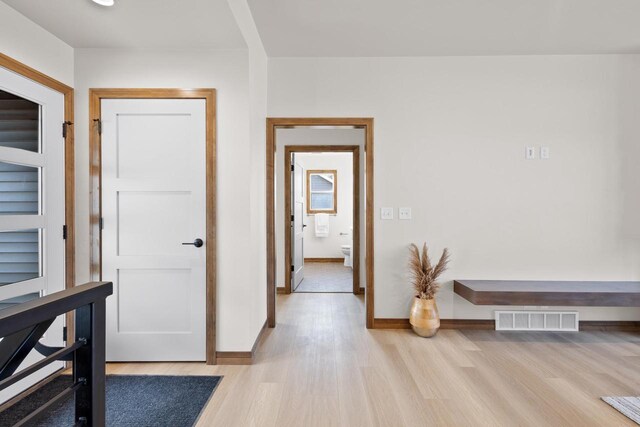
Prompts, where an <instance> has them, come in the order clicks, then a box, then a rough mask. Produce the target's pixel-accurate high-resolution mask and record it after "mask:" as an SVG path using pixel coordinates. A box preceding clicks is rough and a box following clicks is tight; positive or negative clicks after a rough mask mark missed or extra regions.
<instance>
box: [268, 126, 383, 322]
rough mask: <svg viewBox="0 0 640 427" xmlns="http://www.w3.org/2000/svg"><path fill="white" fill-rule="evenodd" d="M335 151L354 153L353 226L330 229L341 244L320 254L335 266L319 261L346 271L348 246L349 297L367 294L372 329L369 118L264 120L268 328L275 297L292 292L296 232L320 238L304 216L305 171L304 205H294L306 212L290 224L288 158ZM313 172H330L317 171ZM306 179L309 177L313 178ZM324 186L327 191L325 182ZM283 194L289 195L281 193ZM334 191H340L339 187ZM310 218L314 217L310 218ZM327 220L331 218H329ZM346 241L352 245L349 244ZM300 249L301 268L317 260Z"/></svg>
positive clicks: (273, 318)
mask: <svg viewBox="0 0 640 427" xmlns="http://www.w3.org/2000/svg"><path fill="white" fill-rule="evenodd" d="M334 148H335V150H336V151H342V152H343V153H344V152H346V153H351V154H352V162H353V164H354V165H356V166H355V167H354V168H353V171H352V173H353V176H354V180H356V181H357V183H356V184H354V185H353V188H354V190H353V194H352V196H353V198H354V199H355V200H357V202H355V203H353V210H354V212H353V218H354V219H353V220H352V226H349V227H348V230H346V231H345V230H341V229H340V228H342V227H341V226H338V228H337V229H335V228H334V229H333V230H334V231H336V234H337V237H338V239H340V238H341V237H342V239H343V240H344V242H341V243H339V244H337V245H336V248H334V249H336V250H337V251H338V253H337V254H336V255H334V256H323V257H322V258H335V259H334V260H332V261H333V262H331V261H329V260H323V262H326V263H327V264H329V263H335V264H338V263H339V264H340V266H342V267H344V264H345V255H346V254H345V253H343V252H342V249H343V246H351V248H350V255H351V260H347V264H349V263H351V265H352V267H351V268H352V270H351V271H352V279H351V292H349V293H356V294H358V293H360V294H365V295H364V300H363V301H362V302H363V304H364V311H365V313H366V326H367V328H372V327H373V317H374V299H373V298H374V287H373V281H374V274H373V273H374V271H373V265H374V245H373V206H374V201H373V176H374V172H373V167H374V161H373V119H371V118H268V119H267V160H266V172H267V181H266V186H267V188H266V190H267V200H266V205H267V322H268V326H269V327H275V325H276V293H278V294H280V293H281V294H290V293H291V291H292V279H293V280H295V275H293V277H292V271H291V269H292V265H293V268H294V269H295V268H296V263H295V262H292V261H291V260H292V256H294V255H295V246H294V244H293V243H292V240H293V239H295V232H296V231H298V232H300V233H304V232H305V229H306V233H307V234H310V233H311V234H313V235H314V237H318V238H319V236H315V220H316V218H315V214H313V215H307V214H306V205H305V204H304V203H305V202H306V197H307V194H306V191H305V189H306V188H305V184H306V179H307V176H306V172H305V173H304V174H301V175H300V176H299V177H298V180H299V181H302V183H301V184H299V187H302V191H299V192H298V197H299V198H302V199H304V201H301V205H302V206H300V207H298V209H299V211H301V210H302V209H304V211H302V212H304V214H302V215H301V217H302V218H303V220H302V221H298V227H297V228H296V224H295V218H293V222H294V223H293V224H292V215H293V212H292V210H293V208H294V207H295V201H294V200H293V198H292V194H291V184H292V181H293V180H294V179H295V174H294V175H293V176H292V171H291V163H294V164H295V162H296V159H295V157H294V158H293V160H292V157H291V154H292V153H295V155H298V154H299V153H324V152H332V151H333V150H332V149H334ZM356 169H357V171H356ZM314 170H316V169H314ZM317 170H318V171H325V170H332V169H329V168H320V167H319V168H318V169H317ZM294 172H295V168H294ZM320 173H325V172H320ZM337 175H338V176H337V182H338V183H340V181H341V178H342V176H341V174H340V173H338V174H337ZM309 178H310V179H311V177H309ZM320 179H325V181H327V182H329V181H330V180H331V178H330V177H328V176H325V177H321V178H320ZM334 180H336V178H334ZM319 185H322V184H321V181H319ZM325 186H328V187H329V185H328V184H326V183H325ZM287 189H288V190H287ZM285 191H287V193H288V194H285ZM294 191H295V190H294ZM325 191H329V190H325ZM338 192H340V190H339V189H338ZM309 197H311V194H309ZM317 198H318V199H325V203H328V204H329V207H331V204H330V203H329V201H328V200H327V199H328V198H329V196H317ZM336 203H337V205H338V210H339V209H340V206H341V203H340V202H339V201H337V202H336ZM307 205H308V203H307ZM310 216H312V217H313V218H308V217H310ZM329 216H330V218H331V214H329ZM305 220H306V222H305ZM329 221H331V219H329ZM304 225H307V227H304ZM312 226H313V227H312ZM351 228H353V230H351ZM329 229H330V230H331V229H332V226H331V223H330V224H329ZM340 233H347V235H346V236H345V235H342V236H340ZM349 233H351V236H349V235H348V234H349ZM320 234H322V233H320ZM302 236H304V234H302ZM349 237H350V238H351V239H349ZM285 241H286V243H285ZM350 241H351V245H349V242H350ZM356 242H357V243H356ZM301 247H302V248H303V251H302V253H301V254H300V253H299V254H298V259H302V260H303V264H302V265H303V266H305V264H304V258H307V264H306V266H308V265H309V263H310V262H317V260H313V258H316V257H313V256H311V255H310V254H309V249H307V255H305V254H304V252H305V251H304V244H303V245H302V246H301ZM344 249H346V248H344ZM308 273H309V270H308V269H307V271H306V272H304V271H303V274H305V275H306V274H308ZM303 277H304V276H303ZM307 278H308V276H307ZM302 282H304V281H302ZM296 286H300V283H297V284H295V283H294V285H293V288H294V289H296ZM302 289H304V288H302ZM298 290H299V289H298ZM294 293H295V291H294ZM283 298H284V297H283ZM358 298H362V295H360V296H358Z"/></svg>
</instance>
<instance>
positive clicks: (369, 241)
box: [265, 117, 375, 328]
mask: <svg viewBox="0 0 640 427" xmlns="http://www.w3.org/2000/svg"><path fill="white" fill-rule="evenodd" d="M311 126H326V127H349V128H359V129H364V131H365V143H364V155H365V173H364V177H365V197H364V198H365V200H364V203H365V221H364V222H365V236H366V240H365V272H366V289H365V312H366V314H365V316H366V327H367V328H373V327H374V311H375V309H374V297H375V287H374V269H373V266H374V235H373V232H374V227H373V222H374V212H373V209H374V200H373V196H374V191H373V190H374V188H373V187H374V179H373V177H374V150H373V118H344V117H338V118H325V117H323V118H308V117H307V118H298V117H282V118H280V117H279V118H267V135H266V145H267V156H266V172H267V179H266V183H265V184H266V205H267V206H266V210H267V215H266V216H267V325H268V326H269V327H270V328H275V326H276V291H277V290H276V262H277V258H276V224H275V221H276V214H275V154H276V129H279V128H280V129H281V128H292V127H311ZM307 147H309V151H322V150H321V146H311V145H310V146H307ZM286 162H287V156H286V155H285V163H286ZM290 162H291V159H289V163H290ZM287 177H289V178H287ZM290 179H291V174H289V173H285V189H286V188H287V184H286V181H287V180H290ZM286 203H287V200H286V197H285V206H286ZM289 203H290V200H289ZM354 209H355V206H354ZM354 225H355V224H354ZM288 228H289V227H285V233H286V230H287V229H288ZM353 239H354V241H355V240H356V239H358V241H359V239H360V237H359V234H358V236H356V227H355V226H354V234H353ZM285 246H286V245H285ZM286 250H287V248H286V247H285V251H286ZM354 261H356V259H355V258H354ZM358 261H359V260H358ZM285 274H287V272H286V271H285ZM354 274H355V265H354ZM286 285H287V284H286V283H285V286H286ZM290 285H291V283H290V282H289V286H290Z"/></svg>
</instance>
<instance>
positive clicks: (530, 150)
mask: <svg viewBox="0 0 640 427" xmlns="http://www.w3.org/2000/svg"><path fill="white" fill-rule="evenodd" d="M525 157H526V159H527V160H533V159H535V158H536V147H527V150H526V151H525Z"/></svg>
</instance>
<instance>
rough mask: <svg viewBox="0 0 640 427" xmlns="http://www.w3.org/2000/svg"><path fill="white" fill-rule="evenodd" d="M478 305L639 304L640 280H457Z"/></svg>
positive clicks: (459, 288) (457, 285)
mask: <svg viewBox="0 0 640 427" xmlns="http://www.w3.org/2000/svg"><path fill="white" fill-rule="evenodd" d="M453 290H454V292H455V293H456V294H458V295H460V296H461V297H463V298H465V299H466V300H468V301H470V302H471V303H473V304H476V305H534V306H590V307H640V282H570V281H531V280H454V282H453Z"/></svg>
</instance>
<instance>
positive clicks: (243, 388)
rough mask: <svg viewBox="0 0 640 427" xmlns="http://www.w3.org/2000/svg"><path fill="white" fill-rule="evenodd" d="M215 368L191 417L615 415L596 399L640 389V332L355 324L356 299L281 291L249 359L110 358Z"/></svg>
mask: <svg viewBox="0 0 640 427" xmlns="http://www.w3.org/2000/svg"><path fill="white" fill-rule="evenodd" d="M108 372H110V373H123V374H124V373H126V374H139V373H146V374H177V375H187V374H189V375H211V374H215V375H224V379H223V380H222V382H221V384H220V386H219V387H218V390H217V391H216V392H215V394H214V396H213V398H212V399H211V401H210V402H209V404H208V405H207V407H206V409H205V411H204V413H203V416H202V418H201V419H200V422H199V424H198V425H199V426H323V427H324V426H334V425H335V426H340V425H342V426H370V425H371V426H374V425H381V426H428V425H429V426H430V425H443V426H458V425H459V426H542V425H545V426H546V425H549V426H619V425H621V426H623V425H635V424H633V423H632V422H630V421H629V420H628V419H627V418H625V417H624V416H622V415H620V414H619V413H618V412H617V411H615V410H614V409H613V408H611V407H609V406H608V405H607V404H605V403H604V402H602V401H600V400H599V397H600V396H604V395H626V396H628V395H636V396H638V395H640V335H638V334H630V333H582V332H581V333H569V334H567V333H563V334H552V333H497V332H495V331H455V330H442V331H440V332H439V333H438V335H437V336H436V337H435V338H433V339H424V338H419V337H417V336H415V335H413V334H412V333H411V331H409V330H397V331H391V330H375V331H368V330H366V329H365V328H364V304H363V300H362V298H359V297H356V296H354V295H349V294H292V295H278V326H277V328H275V329H272V330H269V331H268V332H267V333H266V335H265V337H264V340H263V342H262V344H261V346H260V347H259V351H258V362H257V364H255V365H252V366H205V365H202V364H189V363H156V364H111V365H109V367H108Z"/></svg>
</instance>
